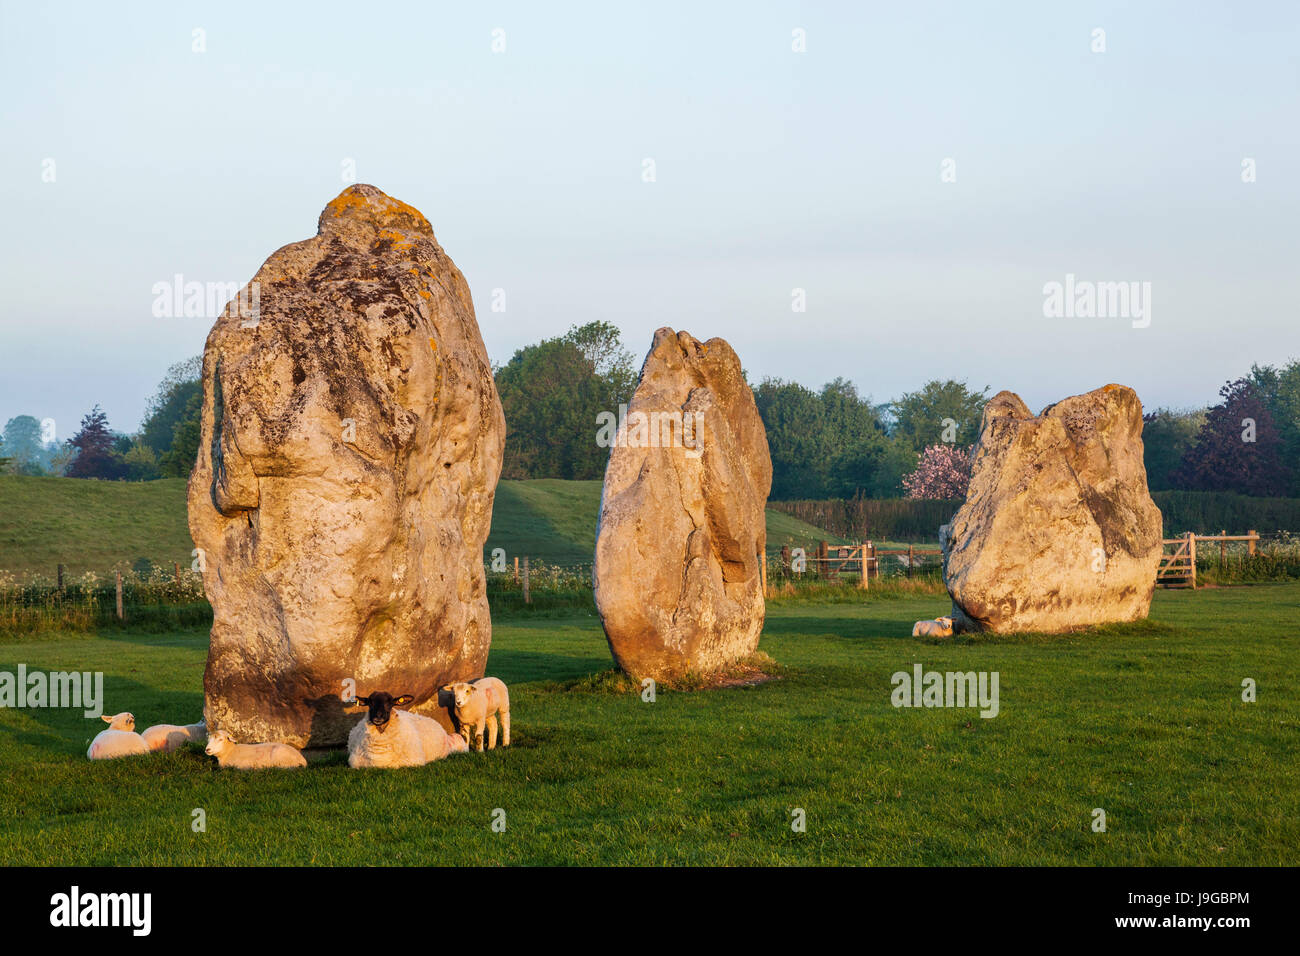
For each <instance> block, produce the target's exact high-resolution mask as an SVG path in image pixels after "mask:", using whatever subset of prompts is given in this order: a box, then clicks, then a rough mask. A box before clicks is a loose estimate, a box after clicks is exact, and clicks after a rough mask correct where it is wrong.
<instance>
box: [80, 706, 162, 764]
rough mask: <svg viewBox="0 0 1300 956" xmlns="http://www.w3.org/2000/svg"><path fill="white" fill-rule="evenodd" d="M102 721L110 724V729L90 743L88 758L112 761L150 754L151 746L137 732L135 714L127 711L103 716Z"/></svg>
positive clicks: (96, 736) (103, 731) (100, 733)
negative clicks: (117, 758) (118, 758)
mask: <svg viewBox="0 0 1300 956" xmlns="http://www.w3.org/2000/svg"><path fill="white" fill-rule="evenodd" d="M100 719H101V720H102V721H104V723H106V724H108V729H107V730H101V731H100V732H99V733H98V734H96V735H95V739H94V740H92V741H91V742H90V749H88V750H87V751H86V756H87V757H89V758H90V759H91V760H112V759H113V758H114V757H131V756H134V755H135V754H146V753H148V752H149V745H148V744H146V743H145V742H144V738H143V737H141V736H140V735H139V734H137V733H136V732H135V715H134V714H131V713H128V712H127V711H122V713H120V714H114V715H113V716H112V717H109V716H108V715H107V714H101V715H100Z"/></svg>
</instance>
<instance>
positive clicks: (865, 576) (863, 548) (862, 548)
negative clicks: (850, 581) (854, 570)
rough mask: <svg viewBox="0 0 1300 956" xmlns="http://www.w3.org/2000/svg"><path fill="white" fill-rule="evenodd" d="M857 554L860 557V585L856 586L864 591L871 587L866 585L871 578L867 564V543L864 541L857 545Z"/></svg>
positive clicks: (869, 566)
mask: <svg viewBox="0 0 1300 956" xmlns="http://www.w3.org/2000/svg"><path fill="white" fill-rule="evenodd" d="M858 554H859V555H860V556H861V557H862V583H861V584H860V585H858V586H859V587H861V588H862V590H864V591H865V590H867V589H868V588H869V587H870V586H871V585H870V584H869V583H868V581H869V578H870V576H871V565H870V564H868V563H867V543H866V542H865V541H864V542H862V543H861V544H859V545H858Z"/></svg>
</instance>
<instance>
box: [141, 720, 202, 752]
mask: <svg viewBox="0 0 1300 956" xmlns="http://www.w3.org/2000/svg"><path fill="white" fill-rule="evenodd" d="M140 736H141V737H143V738H144V742H145V743H146V744H148V745H149V749H150V750H161V751H163V752H164V753H170V752H171V751H173V750H179V749H180V748H181V747H184V746H185V745H186V744H188V743H195V744H201V743H203V742H204V741H206V740H207V739H208V725H207V723H206V722H205V721H202V720H200V721H199V722H198V723H197V724H185V725H183V726H182V725H179V724H155V725H154V726H152V727H150V728H149V729H148V730H146V731H145V732H144V733H143V734H141V735H140Z"/></svg>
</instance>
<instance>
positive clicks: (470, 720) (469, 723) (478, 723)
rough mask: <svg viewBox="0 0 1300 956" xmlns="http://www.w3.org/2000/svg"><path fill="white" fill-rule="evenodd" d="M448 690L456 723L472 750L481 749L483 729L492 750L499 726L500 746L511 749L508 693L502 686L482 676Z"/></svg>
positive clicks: (457, 684) (498, 682) (493, 679)
mask: <svg viewBox="0 0 1300 956" xmlns="http://www.w3.org/2000/svg"><path fill="white" fill-rule="evenodd" d="M450 689H451V692H452V695H453V696H454V698H455V711H456V720H457V721H459V722H460V732H461V734H462V735H464V737H465V740H466V742H467V743H468V742H469V741H470V740H473V742H474V749H475V750H482V749H483V728H484V726H486V727H487V729H488V750H493V749H495V748H496V745H497V725H498V724H500V727H501V746H502V747H509V746H510V692H509V691H508V690H506V685H505V684H504V683H502V682H501V681H500V680H499V679H497V678H495V677H484V678H482V679H481V680H476V681H474V682H473V683H472V684H470V683H466V682H465V681H458V682H457V683H455V684H452V685H450ZM471 734H472V735H473V736H472V737H471Z"/></svg>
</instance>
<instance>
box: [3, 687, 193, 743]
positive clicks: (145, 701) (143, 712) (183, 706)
mask: <svg viewBox="0 0 1300 956" xmlns="http://www.w3.org/2000/svg"><path fill="white" fill-rule="evenodd" d="M101 703H102V705H103V708H104V713H105V714H107V715H112V714H117V713H121V712H122V711H124V710H125V711H130V712H131V713H132V714H134V715H135V726H136V731H137V732H141V731H143V730H144V729H145V728H147V727H151V726H153V725H154V724H191V723H194V722H195V721H196V720H198V719H199V718H200V717H202V716H203V695H202V694H199V693H194V692H191V691H183V690H159V689H158V688H157V687H151V686H150V685H148V684H142V683H140V682H139V681H135V680H131V679H129V678H123V677H116V676H114V675H112V674H105V675H104V700H103V701H102V702H101ZM84 710H85V708H84V707H24V708H22V709H16V708H6V710H5V712H4V713H5V715H6V719H4V720H0V739H3V740H5V741H7V742H12V743H14V744H29V745H31V746H33V747H39V748H41V749H42V750H47V751H52V752H56V753H62V754H79V755H81V756H85V752H86V748H87V747H89V746H90V741H91V740H92V739H93V738H94V736H95V735H96V734H97V733H99V732H100V731H101V730H104V729H105V728H106V727H107V726H108V725H107V724H105V723H104V722H103V721H102V720H100V719H99V718H98V717H86V716H84ZM10 714H12V715H18V714H22V715H23V716H24V717H25V718H26V719H27V720H28V721H33V722H35V723H36V724H37V725H39V727H38V728H31V727H18V726H14V725H13V724H12V723H11V721H12V719H13V718H12V717H9V716H8V715H10Z"/></svg>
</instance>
